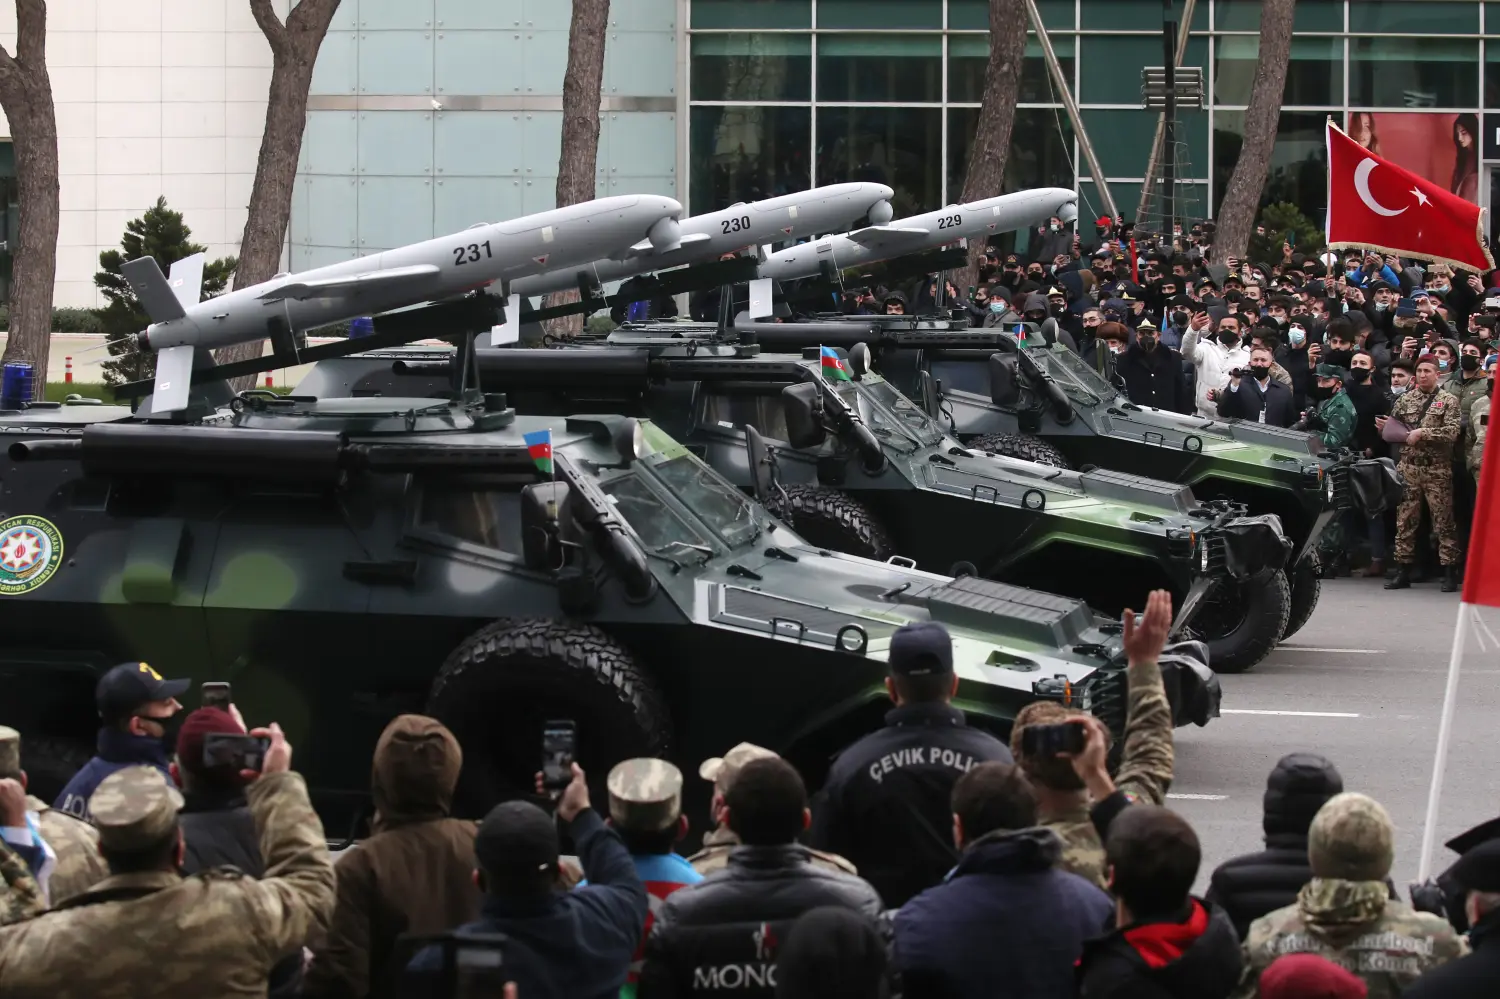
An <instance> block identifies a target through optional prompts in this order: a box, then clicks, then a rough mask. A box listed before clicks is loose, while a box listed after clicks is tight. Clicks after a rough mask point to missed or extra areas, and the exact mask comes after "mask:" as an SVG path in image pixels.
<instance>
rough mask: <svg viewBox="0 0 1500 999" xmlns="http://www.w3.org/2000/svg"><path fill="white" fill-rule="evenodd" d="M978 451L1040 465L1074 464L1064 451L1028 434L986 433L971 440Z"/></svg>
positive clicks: (1058, 465) (1070, 466) (972, 445)
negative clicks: (1065, 455) (1069, 461)
mask: <svg viewBox="0 0 1500 999" xmlns="http://www.w3.org/2000/svg"><path fill="white" fill-rule="evenodd" d="M969 447H971V448H973V449H974V450H976V451H993V452H994V453H995V454H1002V455H1004V456H1005V457H1007V458H1020V459H1021V460H1022V461H1034V462H1036V463H1037V464H1038V465H1051V466H1052V467H1053V468H1067V469H1071V468H1072V467H1073V466H1072V465H1070V464H1069V463H1068V459H1067V458H1064V457H1063V453H1062V452H1061V451H1059V450H1058V449H1057V448H1055V447H1053V446H1052V445H1051V444H1048V443H1047V442H1046V441H1044V440H1042V439H1040V438H1038V437H1032V436H1030V435H1028V434H985V435H984V436H983V437H976V438H974V439H973V440H972V441H970V442H969Z"/></svg>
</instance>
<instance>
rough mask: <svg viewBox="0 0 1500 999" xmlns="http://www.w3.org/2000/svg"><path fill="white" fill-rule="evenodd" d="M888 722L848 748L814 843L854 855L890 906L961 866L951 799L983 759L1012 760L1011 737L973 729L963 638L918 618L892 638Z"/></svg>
mask: <svg viewBox="0 0 1500 999" xmlns="http://www.w3.org/2000/svg"><path fill="white" fill-rule="evenodd" d="M888 662H889V667H890V676H889V677H887V678H886V681H885V685H886V690H887V691H889V693H890V696H891V700H892V701H894V702H895V703H896V707H895V710H893V711H890V712H888V713H887V714H886V716H885V728H882V729H880V730H879V731H877V732H872V733H870V734H869V735H867V736H865V737H864V738H863V739H860V740H859V741H858V742H856V743H854V745H852V746H850V747H849V748H848V749H846V750H844V751H843V753H841V754H840V755H839V757H838V759H837V760H835V761H834V764H833V768H832V770H831V771H830V772H829V774H828V781H827V783H826V784H825V785H824V788H823V792H822V794H821V795H820V796H819V798H818V799H817V801H816V802H815V803H814V806H813V829H812V845H813V846H815V847H817V848H818V849H820V850H828V851H830V852H835V853H838V854H840V855H841V856H843V857H846V858H848V860H850V861H851V862H852V863H853V864H854V865H855V866H856V867H857V868H858V869H859V873H860V876H861V877H863V878H865V879H866V880H867V881H869V882H870V883H871V884H872V885H874V886H875V888H876V890H877V891H879V892H880V897H881V899H882V900H883V901H884V902H885V905H886V907H887V908H889V909H895V908H899V907H900V906H902V905H904V904H905V903H906V901H907V899H909V898H911V897H912V896H913V895H916V894H917V893H918V892H921V891H925V890H926V889H928V888H931V887H932V886H933V885H935V884H937V883H938V882H939V881H941V880H942V879H943V875H945V874H947V873H948V871H950V870H952V868H953V865H954V864H955V863H956V862H957V854H956V853H955V852H954V847H953V832H952V823H953V819H952V807H951V802H950V800H949V799H950V797H951V795H952V793H953V785H954V784H955V783H957V781H958V778H960V777H962V776H963V775H964V774H965V773H967V772H968V770H969V768H970V767H973V766H974V765H975V764H978V763H991V762H999V763H1011V762H1013V761H1012V759H1011V755H1010V750H1009V749H1008V748H1007V747H1006V745H1005V743H1003V742H1001V741H1000V740H999V739H996V738H995V737H994V736H992V735H990V734H989V733H987V732H982V731H980V730H978V729H973V728H969V727H968V725H966V724H965V722H964V714H963V712H962V711H959V710H958V709H956V708H954V707H953V706H952V705H951V704H950V703H949V702H950V701H951V700H952V699H953V695H954V694H955V693H956V692H957V691H958V677H957V676H956V675H954V672H953V640H952V639H951V638H949V636H948V632H947V631H946V630H944V628H943V627H942V625H939V624H936V623H932V622H923V623H919V624H909V625H906V626H905V627H903V628H901V629H900V630H898V631H897V632H896V633H895V635H894V636H892V638H891V646H890V656H889V660H888Z"/></svg>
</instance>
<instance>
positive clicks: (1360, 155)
mask: <svg viewBox="0 0 1500 999" xmlns="http://www.w3.org/2000/svg"><path fill="white" fill-rule="evenodd" d="M1328 174H1329V183H1328V245H1329V246H1330V247H1333V248H1335V249H1371V250H1379V251H1381V252H1383V253H1395V254H1399V255H1401V256H1403V257H1417V258H1420V259H1422V260H1435V261H1442V262H1444V263H1448V264H1453V265H1454V266H1456V267H1465V268H1468V269H1469V270H1473V271H1486V270H1490V269H1492V268H1493V267H1494V266H1495V261H1494V258H1493V257H1491V256H1490V251H1489V250H1488V249H1486V248H1485V246H1484V242H1483V240H1482V239H1481V238H1480V233H1481V229H1480V218H1481V216H1482V215H1483V210H1482V209H1480V207H1479V206H1478V205H1476V204H1474V203H1473V202H1471V201H1468V200H1467V199H1465V198H1460V197H1459V196H1458V195H1456V194H1450V193H1448V192H1447V191H1445V190H1443V189H1442V188H1441V187H1438V186H1437V185H1436V184H1434V183H1432V182H1431V181H1427V180H1423V179H1422V178H1421V177H1418V176H1417V175H1416V174H1414V173H1412V172H1411V171H1410V170H1405V169H1402V168H1401V167H1398V166H1397V165H1396V164H1394V163H1392V162H1390V161H1389V160H1385V159H1381V158H1380V157H1379V156H1377V155H1375V154H1374V153H1372V152H1370V151H1369V150H1368V149H1366V148H1365V147H1363V146H1361V145H1360V144H1359V143H1357V142H1355V141H1354V140H1353V139H1351V138H1349V136H1347V135H1345V134H1344V133H1343V132H1342V131H1340V129H1339V128H1338V126H1337V125H1335V124H1334V123H1333V121H1332V119H1330V120H1329V122H1328Z"/></svg>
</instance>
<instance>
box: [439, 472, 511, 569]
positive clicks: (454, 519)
mask: <svg viewBox="0 0 1500 999" xmlns="http://www.w3.org/2000/svg"><path fill="white" fill-rule="evenodd" d="M520 498H521V494H520V493H519V492H518V491H515V490H508V489H482V488H475V487H474V486H461V485H441V484H438V485H428V486H426V487H425V488H424V489H423V490H422V498H421V500H420V501H419V503H418V506H417V523H416V527H417V528H418V529H419V530H425V531H434V532H436V533H438V534H445V535H447V536H449V537H452V538H457V539H458V540H460V541H467V542H469V543H470V544H475V545H480V546H482V547H484V548H491V549H494V550H495V551H501V552H507V553H509V554H512V555H520V554H521V553H522V548H521V504H520Z"/></svg>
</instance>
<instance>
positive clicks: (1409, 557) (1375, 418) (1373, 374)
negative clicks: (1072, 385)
mask: <svg viewBox="0 0 1500 999" xmlns="http://www.w3.org/2000/svg"><path fill="white" fill-rule="evenodd" d="M1178 229H1179V230H1180V229H1181V227H1178ZM1214 234H1215V233H1214V228H1213V224H1212V223H1204V224H1201V225H1193V226H1190V227H1189V229H1188V231H1186V232H1182V231H1178V232H1177V233H1175V234H1174V237H1173V238H1172V239H1171V240H1170V241H1168V240H1166V239H1163V238H1160V237H1154V236H1147V235H1145V234H1139V235H1138V234H1136V233H1135V232H1134V231H1133V229H1131V227H1129V226H1124V225H1122V224H1120V223H1119V221H1118V220H1113V221H1112V220H1110V219H1108V218H1100V219H1098V220H1097V222H1096V224H1095V230H1094V234H1093V235H1092V236H1090V237H1087V238H1085V237H1083V236H1081V235H1079V236H1075V235H1073V234H1071V233H1069V232H1067V231H1066V228H1065V227H1064V226H1063V224H1062V222H1061V220H1060V219H1057V218H1054V219H1052V220H1051V221H1050V222H1049V224H1048V225H1046V226H1043V227H1041V229H1039V230H1038V231H1037V232H1035V233H1032V234H1031V235H1030V239H1029V243H1030V246H1031V247H1032V248H1033V249H1032V251H1031V252H1029V253H1024V254H1021V253H1009V254H1001V253H999V252H998V251H991V252H990V253H989V254H988V255H987V257H986V258H985V263H984V265H983V267H982V268H981V270H980V284H979V285H978V286H976V287H975V288H974V289H973V290H972V293H971V295H970V296H969V297H968V298H963V297H961V296H959V295H958V292H957V290H956V289H954V288H953V287H952V285H951V284H950V285H948V286H947V301H948V302H950V303H954V304H955V305H956V308H955V309H954V313H955V314H956V315H959V316H966V317H967V318H968V321H969V323H970V325H971V326H974V327H996V326H1000V327H1005V326H1006V325H1008V324H1014V323H1018V322H1023V321H1025V322H1039V323H1045V320H1048V319H1051V320H1054V321H1055V325H1053V324H1047V325H1046V327H1045V329H1046V334H1047V338H1048V340H1049V342H1052V343H1061V344H1062V345H1064V346H1065V347H1067V348H1069V349H1071V350H1075V351H1077V352H1078V354H1079V355H1080V356H1081V357H1082V358H1083V359H1084V360H1085V361H1086V362H1087V363H1088V364H1089V366H1090V367H1092V368H1093V369H1094V370H1095V371H1097V372H1098V373H1099V374H1100V376H1101V377H1103V378H1105V379H1108V380H1109V381H1110V382H1112V383H1113V384H1114V386H1115V387H1116V389H1117V390H1118V391H1119V392H1121V393H1122V394H1124V395H1125V396H1127V397H1128V398H1129V399H1130V400H1131V401H1132V402H1134V403H1137V404H1138V405H1142V406H1151V407H1154V408H1157V409H1162V410H1167V411H1169V412H1176V413H1183V414H1196V415H1198V416H1202V417H1204V418H1206V419H1239V420H1250V421H1254V422H1258V423H1263V424H1266V425H1268V426H1275V427H1282V428H1295V429H1298V430H1302V431H1305V432H1307V433H1309V434H1313V435H1316V436H1317V437H1318V438H1319V439H1320V441H1321V443H1322V445H1323V446H1324V447H1326V448H1327V449H1329V450H1330V451H1348V452H1351V453H1353V454H1355V455H1357V456H1360V457H1363V458H1366V459H1390V460H1391V461H1392V462H1393V463H1394V464H1396V465H1399V468H1400V471H1401V474H1402V477H1403V479H1404V480H1405V484H1406V499H1405V501H1404V502H1403V503H1402V504H1401V505H1400V508H1399V509H1396V508H1394V507H1393V508H1391V509H1388V510H1384V511H1382V512H1380V513H1378V514H1376V515H1373V516H1369V517H1368V518H1366V517H1359V518H1358V519H1357V520H1356V519H1353V517H1352V516H1351V519H1350V522H1349V523H1347V524H1344V525H1339V528H1338V529H1335V530H1332V531H1329V532H1327V534H1326V537H1325V543H1324V544H1323V546H1322V551H1323V555H1324V559H1323V561H1324V566H1323V568H1324V571H1325V573H1326V574H1328V575H1335V574H1349V573H1351V572H1352V571H1353V570H1354V569H1356V568H1358V569H1362V572H1363V575H1365V576H1369V577H1374V578H1384V579H1386V580H1387V581H1388V585H1389V586H1390V588H1392V589H1402V588H1405V587H1407V586H1409V585H1411V583H1412V582H1420V581H1421V580H1422V579H1424V578H1427V577H1428V576H1429V575H1433V576H1438V577H1441V580H1442V588H1443V589H1444V590H1445V591H1450V592H1451V591H1454V590H1456V589H1457V588H1458V585H1459V582H1460V580H1461V578H1462V571H1463V560H1464V551H1465V546H1466V544H1467V540H1468V538H1467V535H1468V531H1469V525H1470V523H1471V521H1472V518H1473V509H1474V499H1475V494H1476V491H1477V490H1476V483H1477V481H1478V473H1479V465H1480V461H1481V458H1482V455H1483V449H1484V439H1485V432H1486V427H1487V424H1488V419H1489V408H1490V392H1491V386H1492V384H1493V379H1494V374H1495V370H1496V365H1497V363H1500V339H1497V337H1496V326H1497V323H1500V271H1494V272H1490V273H1486V274H1478V273H1474V272H1468V271H1461V270H1455V269H1454V268H1452V267H1450V266H1448V265H1447V264H1441V263H1435V264H1428V265H1426V266H1425V267H1424V266H1422V265H1421V264H1419V263H1417V262H1414V261H1409V260H1402V259H1400V258H1399V257H1396V256H1394V255H1384V256H1382V255H1380V254H1376V253H1362V252H1358V251H1344V252H1341V253H1340V252H1334V251H1324V252H1322V253H1316V254H1302V253H1299V252H1297V251H1296V250H1295V249H1294V247H1292V246H1291V245H1290V244H1287V243H1283V244H1282V246H1281V255H1280V258H1279V259H1277V260H1272V261H1260V262H1256V261H1249V260H1241V259H1237V258H1235V257H1228V256H1226V257H1224V258H1223V259H1220V258H1219V256H1218V255H1217V254H1216V253H1215V248H1214V244H1213V239H1214ZM1265 235H1266V234H1265V232H1264V230H1262V231H1261V232H1260V233H1259V236H1261V237H1265ZM931 283H932V282H930V281H927V282H924V283H922V284H921V286H922V287H924V288H925V287H926V286H927V285H930V284H931ZM908 301H909V300H908V296H907V295H906V294H905V293H903V292H902V291H901V290H900V289H897V288H892V289H874V290H871V289H863V290H862V291H861V292H860V293H859V294H857V295H851V296H850V297H849V298H848V299H847V300H846V302H845V308H846V309H847V310H849V311H858V312H892V311H894V312H901V313H907V312H911V311H913V309H912V308H911V307H909V304H908ZM1424 511H1425V516H1424ZM1393 537H1394V544H1393V543H1392V538H1393ZM1393 548H1394V551H1393V550H1392V549H1393Z"/></svg>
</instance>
